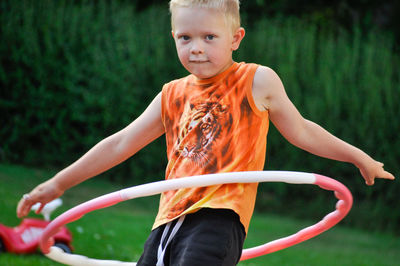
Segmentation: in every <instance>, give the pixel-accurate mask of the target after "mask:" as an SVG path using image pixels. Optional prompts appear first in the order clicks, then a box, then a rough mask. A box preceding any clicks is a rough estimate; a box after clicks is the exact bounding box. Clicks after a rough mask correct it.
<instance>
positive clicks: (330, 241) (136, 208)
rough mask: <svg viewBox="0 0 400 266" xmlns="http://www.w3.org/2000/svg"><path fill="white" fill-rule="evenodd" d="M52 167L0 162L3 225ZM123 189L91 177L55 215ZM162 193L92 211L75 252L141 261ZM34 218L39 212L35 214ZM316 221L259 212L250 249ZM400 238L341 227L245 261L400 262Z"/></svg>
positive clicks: (30, 259) (24, 259)
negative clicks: (18, 203) (48, 168)
mask: <svg viewBox="0 0 400 266" xmlns="http://www.w3.org/2000/svg"><path fill="white" fill-rule="evenodd" d="M51 175H52V172H51V171H44V170H36V169H30V168H25V167H20V166H10V165H0V184H1V186H0V197H1V201H0V210H1V212H0V223H2V224H5V225H8V226H15V225H17V224H18V223H19V220H18V218H16V217H15V206H16V203H17V201H18V199H19V198H20V197H21V195H22V194H23V193H25V192H27V191H29V190H30V189H31V188H32V187H33V186H35V185H36V184H38V183H39V182H41V181H43V180H45V179H47V178H49V177H50V176H51ZM118 189H121V187H120V186H117V185H114V184H110V183H109V182H107V181H105V180H104V179H103V178H101V177H100V178H97V179H93V180H90V181H87V182H85V183H83V184H81V185H80V186H78V187H76V188H73V189H71V190H70V191H68V192H67V193H66V194H65V195H64V196H63V200H64V205H63V206H62V207H61V208H60V210H58V211H56V213H55V215H54V216H56V215H59V214H60V213H62V212H63V211H65V210H67V209H69V208H71V207H73V206H75V205H76V204H79V203H81V202H83V201H86V200H88V199H91V198H94V197H96V196H99V195H102V194H105V193H108V192H112V191H115V190H118ZM157 204H158V198H157V197H149V198H145V199H135V200H131V201H128V202H124V203H120V204H118V205H116V206H113V207H110V208H107V209H103V210H98V211H95V212H93V213H90V214H88V215H86V216H85V217H83V218H82V219H80V220H78V221H76V222H73V223H71V224H69V225H68V228H69V229H70V230H71V231H72V233H73V236H74V241H73V245H74V247H75V252H76V253H78V254H84V255H86V256H89V257H94V258H100V259H118V260H124V261H137V259H138V258H139V256H140V254H141V251H142V245H143V243H144V241H145V239H146V238H147V235H148V233H149V231H150V229H151V225H152V222H153V219H154V216H155V214H156V210H157ZM31 216H32V217H33V216H35V215H34V214H33V213H32V215H31ZM313 222H316V221H301V220H295V219H292V218H287V217H281V216H277V215H268V214H261V213H256V214H255V215H254V218H253V220H252V223H251V226H250V231H249V235H248V238H247V240H246V242H245V247H251V246H254V245H259V244H263V243H265V242H266V241H269V240H274V239H276V238H279V237H284V236H287V235H289V234H291V233H294V232H297V231H298V230H300V229H302V228H304V227H305V226H308V225H311V224H312V223H313ZM399 250H400V239H399V238H398V237H395V236H391V235H389V234H381V233H369V232H366V231H361V230H358V229H354V228H346V227H341V226H340V225H339V226H336V227H334V228H333V229H331V230H329V231H328V232H326V233H324V234H322V235H320V236H318V237H316V238H313V239H311V240H309V241H307V242H304V243H302V244H299V245H297V246H294V247H291V248H288V249H285V250H283V251H279V252H276V253H273V254H269V255H266V256H263V257H260V258H256V259H252V260H248V261H245V262H242V263H240V264H239V265H311V266H312V265H349V266H350V265H351V266H357V265H360V266H361V265H371V266H372V265H373V266H376V265H399V261H400V253H399V252H398V251H399ZM0 265H7V266H14V265H15V266H20V265H22V266H23V265H57V264H56V263H54V262H52V261H50V260H49V259H47V258H46V257H44V256H43V255H41V254H40V252H37V253H36V254H31V255H14V254H7V253H6V254H1V255H0Z"/></svg>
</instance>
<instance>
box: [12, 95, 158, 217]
mask: <svg viewBox="0 0 400 266" xmlns="http://www.w3.org/2000/svg"><path fill="white" fill-rule="evenodd" d="M164 131H165V130H164V125H163V123H162V120H161V93H160V94H158V95H157V96H156V97H155V98H154V100H153V101H152V102H151V104H150V105H149V106H148V107H147V109H146V110H145V111H144V112H143V113H142V114H141V115H140V116H139V117H138V118H137V119H136V120H134V121H133V122H132V123H131V124H129V125H128V126H127V127H125V128H124V129H122V130H121V131H119V132H117V133H115V134H113V135H111V136H109V137H107V138H105V139H104V140H102V141H100V142H99V143H98V144H96V145H95V146H94V147H93V148H92V149H90V150H89V151H88V152H87V153H86V154H84V155H83V156H82V157H81V158H79V159H78V160H77V161H76V162H74V163H73V164H71V165H70V166H68V167H66V168H65V169H63V170H62V171H60V172H59V173H57V174H56V175H55V176H54V177H53V178H51V179H49V180H48V181H46V182H44V183H42V184H40V185H39V186H37V187H36V188H35V189H33V190H32V191H31V192H30V193H29V196H30V198H29V199H25V200H24V199H21V201H20V202H19V204H18V207H17V215H18V217H22V216H25V215H27V214H28V212H29V211H30V209H31V207H32V205H33V204H35V203H36V202H40V203H42V207H43V206H44V205H45V204H46V203H48V202H49V201H51V200H53V199H55V198H57V197H59V196H61V195H62V194H63V193H64V192H65V191H66V190H67V189H69V188H71V187H73V186H75V185H77V184H79V183H81V182H83V181H85V180H87V179H89V178H91V177H93V176H96V175H98V174H100V173H102V172H104V171H106V170H108V169H110V168H112V167H114V166H115V165H117V164H119V163H121V162H123V161H125V160H126V159H128V158H129V157H131V156H132V155H134V154H135V153H136V152H138V151H139V150H140V149H142V148H143V147H144V146H146V145H147V144H149V143H150V142H152V141H153V140H154V139H156V138H158V137H159V136H161V135H162V134H163V133H164Z"/></svg>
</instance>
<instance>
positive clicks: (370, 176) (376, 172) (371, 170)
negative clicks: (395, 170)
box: [359, 160, 395, 186]
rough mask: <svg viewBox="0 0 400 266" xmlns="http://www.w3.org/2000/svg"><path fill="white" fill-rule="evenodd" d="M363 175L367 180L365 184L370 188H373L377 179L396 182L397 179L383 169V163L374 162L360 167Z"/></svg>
mask: <svg viewBox="0 0 400 266" xmlns="http://www.w3.org/2000/svg"><path fill="white" fill-rule="evenodd" d="M359 169H360V172H361V175H362V176H363V177H364V179H365V183H366V184H367V185H368V186H372V185H373V184H374V183H375V178H383V179H389V180H394V179H395V177H394V175H392V174H391V173H389V172H387V171H385V169H383V163H381V162H377V161H375V160H372V162H369V163H367V164H366V165H365V166H364V167H359Z"/></svg>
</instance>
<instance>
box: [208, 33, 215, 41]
mask: <svg viewBox="0 0 400 266" xmlns="http://www.w3.org/2000/svg"><path fill="white" fill-rule="evenodd" d="M214 38H215V36H214V35H211V34H210V35H207V36H206V40H207V41H212V40H213V39H214Z"/></svg>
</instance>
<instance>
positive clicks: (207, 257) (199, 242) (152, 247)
mask: <svg viewBox="0 0 400 266" xmlns="http://www.w3.org/2000/svg"><path fill="white" fill-rule="evenodd" d="M175 223H176V221H175ZM173 226H174V224H172V225H171V228H172V227H173ZM164 228H165V225H162V226H160V227H158V228H156V229H154V230H153V231H152V232H151V234H150V236H149V238H148V239H147V241H146V243H145V245H144V251H143V254H142V256H141V257H140V259H139V261H138V263H137V265H138V266H155V265H156V263H157V250H158V247H159V245H160V240H161V236H162V234H163V232H164ZM245 236H246V235H245V231H244V227H243V225H242V224H241V222H240V219H239V216H238V215H237V214H236V213H235V212H234V211H232V210H228V209H209V208H204V209H201V210H199V211H197V212H195V213H192V214H188V215H186V217H185V219H184V221H183V224H182V225H181V227H180V228H179V230H178V231H177V233H176V235H175V236H174V237H173V238H172V240H171V242H170V243H169V245H168V246H167V247H165V248H166V250H165V255H164V265H165V266H196V265H199V266H204V265H207V266H220V265H221V266H222V265H224V266H225V265H226V266H233V265H236V264H237V263H238V262H239V259H240V256H241V254H242V249H243V242H244V239H245ZM164 242H166V241H164ZM163 244H164V243H163ZM163 247H164V246H163Z"/></svg>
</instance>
